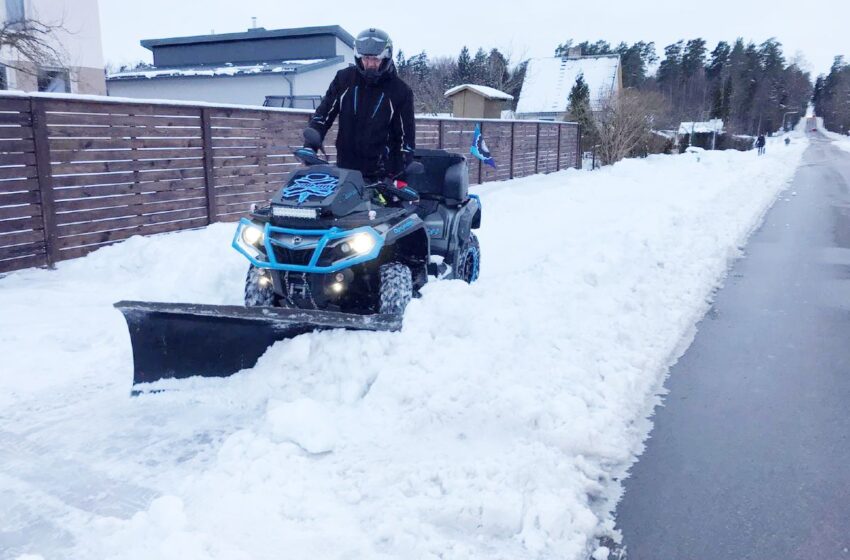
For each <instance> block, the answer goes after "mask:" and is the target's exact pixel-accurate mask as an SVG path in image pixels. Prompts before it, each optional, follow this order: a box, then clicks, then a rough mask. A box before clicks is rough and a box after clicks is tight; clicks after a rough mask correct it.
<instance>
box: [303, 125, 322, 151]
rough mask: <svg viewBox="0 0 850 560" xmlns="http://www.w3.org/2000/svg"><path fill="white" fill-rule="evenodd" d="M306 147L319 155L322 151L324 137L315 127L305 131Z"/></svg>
mask: <svg viewBox="0 0 850 560" xmlns="http://www.w3.org/2000/svg"><path fill="white" fill-rule="evenodd" d="M304 147H305V148H310V149H311V150H313V151H314V152H316V153H318V152H319V151H320V150H321V149H322V135H321V134H319V131H318V130H316V129H315V128H313V127H310V126H308V127H307V128H305V129H304Z"/></svg>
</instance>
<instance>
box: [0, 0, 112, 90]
mask: <svg viewBox="0 0 850 560" xmlns="http://www.w3.org/2000/svg"><path fill="white" fill-rule="evenodd" d="M24 6H25V8H24V9H25V10H26V15H27V18H29V19H35V20H38V21H40V22H43V23H45V24H48V25H52V26H59V27H61V29H58V30H56V32H55V36H54V37H53V46H54V48H56V49H57V50H59V51H60V53H62V58H61V60H58V61H56V64H55V67H60V66H61V67H64V68H68V70H69V75H70V78H71V91H72V92H73V93H85V94H104V93H106V81H105V76H104V71H103V68H104V63H103V46H102V42H101V33H100V12H99V10H98V3H97V0H25V2H24ZM0 17H2V18H3V21H5V20H6V3H5V2H0ZM0 62H4V63H13V64H15V65H17V66H21V65H22V63H21V57H20V54H19V53H18V52H16V51H13V50H11V49H9V48H4V49H2V50H0ZM26 66H28V70H29V72H31V73H27V72H20V71H16V70H12V69H9V70H8V76H7V79H8V82H9V88H10V89H22V90H25V91H33V90H37V89H38V84H37V80H36V77H35V75H33V74H32V73H34V72H35V71H36V68H35V66H33V65H32V64H26Z"/></svg>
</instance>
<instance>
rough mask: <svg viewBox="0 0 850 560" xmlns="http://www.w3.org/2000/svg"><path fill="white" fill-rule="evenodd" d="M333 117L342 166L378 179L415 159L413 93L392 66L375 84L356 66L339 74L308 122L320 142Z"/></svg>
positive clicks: (395, 171)
mask: <svg viewBox="0 0 850 560" xmlns="http://www.w3.org/2000/svg"><path fill="white" fill-rule="evenodd" d="M336 118H339V129H338V131H337V137H336V149H337V165H339V166H340V167H343V168H346V169H358V170H360V171H361V172H362V173H363V175H365V176H368V177H378V176H382V175H387V174H394V173H398V172H400V171H401V170H402V169H403V168H404V166H405V165H406V164H407V163H408V162H410V161H411V160H412V159H413V150H414V148H415V147H416V124H415V122H414V119H413V92H412V91H411V89H410V87H408V85H407V84H406V83H404V81H402V79H401V78H399V77H398V75H397V74H396V71H395V68H391V69H390V70H389V71H387V72H386V73H385V74H384V75H382V76H381V78H380V79H379V80H378V81H377V83H374V84H370V83H368V82H367V81H366V79H365V78H364V77H363V76H361V75H360V72H358V71H357V68H356V67H354V66H350V67H348V68H345V69H343V70H340V71H339V72H337V74H336V77H334V79H333V81H332V82H331V85H330V87H329V88H328V92H327V93H326V94H325V97H324V98H323V99H322V103H321V104H320V105H319V107H318V108H317V109H316V112H315V113H314V114H313V117H312V118H311V119H310V126H311V127H312V128H315V129H316V130H317V131H318V132H319V134H321V135H322V139H324V138H325V134H327V132H328V129H330V127H331V125H333V122H334V119H336Z"/></svg>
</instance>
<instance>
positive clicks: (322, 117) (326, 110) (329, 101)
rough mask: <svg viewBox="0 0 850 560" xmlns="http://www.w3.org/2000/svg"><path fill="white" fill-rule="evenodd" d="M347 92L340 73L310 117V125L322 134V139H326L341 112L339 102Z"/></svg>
mask: <svg viewBox="0 0 850 560" xmlns="http://www.w3.org/2000/svg"><path fill="white" fill-rule="evenodd" d="M344 92H345V88H343V87H342V84H341V83H340V79H339V74H337V75H336V76H334V79H333V81H331V85H330V86H329V87H328V91H327V93H325V96H324V97H323V98H322V102H321V103H320V104H319V106H318V107H317V108H316V112H315V113H313V116H312V117H311V118H310V127H311V128H314V129H316V130H317V131H318V132H319V134H321V135H322V140H324V139H325V134H327V133H328V130H329V129H330V127H331V125H333V123H334V119H336V116H337V115H338V114H339V104H340V102H341V99H340V98H341V96H342V94H343V93H344Z"/></svg>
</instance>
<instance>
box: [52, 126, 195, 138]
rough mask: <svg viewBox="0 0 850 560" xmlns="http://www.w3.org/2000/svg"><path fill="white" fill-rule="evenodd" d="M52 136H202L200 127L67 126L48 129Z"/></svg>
mask: <svg viewBox="0 0 850 560" xmlns="http://www.w3.org/2000/svg"><path fill="white" fill-rule="evenodd" d="M48 135H49V137H50V138H200V136H201V129H200V128H198V127H179V128H177V127H169V128H157V127H141V126H139V127H127V126H67V127H51V128H49V129H48Z"/></svg>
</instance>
